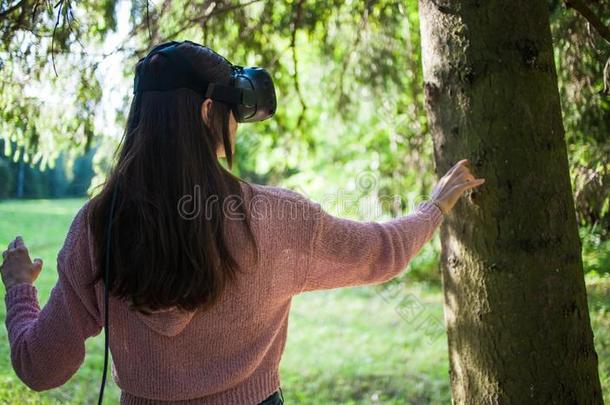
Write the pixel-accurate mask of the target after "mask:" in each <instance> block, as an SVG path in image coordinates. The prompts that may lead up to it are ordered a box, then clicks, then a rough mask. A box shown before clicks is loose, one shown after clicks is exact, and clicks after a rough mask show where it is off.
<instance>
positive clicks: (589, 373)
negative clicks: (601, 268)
mask: <svg viewBox="0 0 610 405" xmlns="http://www.w3.org/2000/svg"><path fill="white" fill-rule="evenodd" d="M419 7H420V10H419V12H420V18H421V34H422V59H423V67H424V81H425V93H426V109H427V113H428V118H429V124H430V131H431V133H432V137H433V141H434V155H435V161H436V171H437V174H438V175H439V176H440V175H442V174H444V173H445V172H446V171H447V170H448V169H449V168H450V167H451V166H452V165H453V164H455V163H456V162H457V161H458V160H460V159H462V158H468V159H470V161H471V163H472V165H471V168H472V170H473V173H474V174H475V176H476V177H484V178H485V179H486V182H485V184H484V185H483V186H481V187H480V188H479V189H478V190H476V191H473V192H469V193H467V195H466V196H465V197H464V198H462V199H460V201H459V202H458V204H457V205H456V206H455V208H454V210H453V211H452V212H451V213H450V214H449V215H448V216H447V218H446V219H445V221H444V223H443V225H442V227H441V241H442V255H441V264H442V272H443V285H444V295H445V323H446V327H447V333H448V340H449V358H450V379H451V387H452V396H453V403H454V404H518V405H521V404H602V403H603V401H602V396H601V387H600V382H599V376H598V370H597V355H596V353H595V349H594V346H593V333H592V331H591V326H590V321H589V312H588V307H587V296H586V290H585V283H584V276H583V266H582V259H581V253H580V251H581V244H580V240H579V236H578V228H577V223H576V214H575V211H574V202H573V199H572V190H571V185H570V178H569V171H568V159H567V151H566V144H565V140H564V128H563V123H562V118H561V106H560V101H559V92H558V88H557V77H556V71H555V65H554V62H553V48H552V40H551V33H550V27H549V16H548V10H547V6H546V2H545V1H544V0H511V1H508V0H507V1H499V0H490V1H480V0H419Z"/></svg>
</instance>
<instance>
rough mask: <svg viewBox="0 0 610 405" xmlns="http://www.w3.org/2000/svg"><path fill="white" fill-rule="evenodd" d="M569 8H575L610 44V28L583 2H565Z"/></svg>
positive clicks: (575, 0) (568, 0)
mask: <svg viewBox="0 0 610 405" xmlns="http://www.w3.org/2000/svg"><path fill="white" fill-rule="evenodd" d="M564 1H565V3H566V6H567V7H568V8H573V9H574V10H576V11H577V12H578V13H579V14H580V15H581V16H583V17H584V18H585V19H586V20H587V21H588V22H589V24H591V25H592V26H593V28H595V30H596V31H597V33H598V34H599V35H600V36H601V37H602V38H604V39H605V40H606V41H608V43H610V26H607V25H606V24H604V22H603V21H602V20H601V19H600V18H599V17H598V16H597V15H596V14H595V13H594V12H593V10H591V8H590V7H589V6H587V5H586V4H585V2H584V1H583V0H564Z"/></svg>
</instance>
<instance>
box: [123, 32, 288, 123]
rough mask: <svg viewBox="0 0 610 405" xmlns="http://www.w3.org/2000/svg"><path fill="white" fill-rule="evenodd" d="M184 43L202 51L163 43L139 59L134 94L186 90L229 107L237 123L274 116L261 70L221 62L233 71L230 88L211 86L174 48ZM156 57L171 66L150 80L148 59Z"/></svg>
mask: <svg viewBox="0 0 610 405" xmlns="http://www.w3.org/2000/svg"><path fill="white" fill-rule="evenodd" d="M183 42H189V43H191V44H193V45H197V46H201V47H203V45H200V44H197V43H195V42H192V41H188V40H186V41H182V42H177V41H171V42H166V43H163V44H160V45H157V46H156V47H154V48H153V49H152V50H151V51H150V53H149V54H148V55H147V56H146V57H145V58H143V59H140V61H142V60H144V62H143V65H142V69H141V71H140V74H136V77H135V78H134V85H133V93H134V94H138V93H142V92H144V91H165V90H173V89H178V88H189V89H192V90H194V91H196V92H197V93H199V94H201V95H202V96H204V97H205V98H211V99H212V100H216V101H221V102H224V103H227V104H229V105H230V106H231V109H232V110H233V114H234V115H235V119H236V120H237V122H255V121H263V120H265V119H267V118H270V117H272V116H273V114H275V110H276V107H277V101H276V98H275V87H274V85H273V79H272V78H271V75H270V74H269V72H267V71H266V70H265V69H263V68H260V67H243V66H237V65H233V64H232V63H231V62H229V61H228V60H226V59H225V58H223V59H225V60H226V61H227V63H229V65H231V69H232V73H231V79H230V81H229V84H228V85H225V84H220V83H211V82H209V81H208V80H206V79H205V78H204V77H203V76H202V75H201V73H199V72H197V70H196V69H195V68H194V67H193V65H192V64H191V62H190V61H189V60H188V58H187V57H185V56H184V55H183V54H182V53H181V52H180V50H179V49H178V48H177V46H178V45H179V44H181V43H183ZM157 54H158V55H161V56H163V57H165V58H166V59H167V60H168V61H169V62H170V63H169V64H168V67H167V69H166V70H165V71H164V72H161V73H160V74H157V75H155V76H154V77H153V76H152V75H151V74H150V72H148V63H149V61H150V58H152V57H153V55H157ZM219 56H220V55H219Z"/></svg>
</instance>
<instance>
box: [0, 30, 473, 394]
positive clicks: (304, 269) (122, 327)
mask: <svg viewBox="0 0 610 405" xmlns="http://www.w3.org/2000/svg"><path fill="white" fill-rule="evenodd" d="M177 49H178V50H179V52H180V54H181V57H182V56H183V57H186V58H187V59H188V60H189V61H190V63H191V64H192V66H195V68H196V70H197V72H198V74H201V75H202V76H203V77H204V78H205V80H207V81H208V82H214V83H220V84H223V83H224V84H228V83H229V80H230V76H231V65H230V64H229V62H227V61H226V60H225V59H224V58H222V57H221V56H219V55H217V54H216V53H214V52H213V51H211V50H209V49H208V48H205V47H202V46H200V45H197V44H194V43H191V42H184V43H181V44H180V45H179V46H178V47H177ZM142 63H143V61H140V62H139V63H138V65H137V66H136V75H137V74H138V73H141V72H140V71H141V70H142V68H143V67H142ZM148 63H149V68H150V69H151V72H152V73H151V74H153V75H155V74H159V75H162V73H163V72H164V71H166V70H167V69H170V67H169V66H168V63H169V62H168V60H167V59H166V58H163V57H160V56H159V55H155V56H153V57H152V58H150V60H149V62H148ZM236 130H237V122H236V119H235V115H234V109H233V108H232V107H231V106H230V105H228V104H227V103H223V102H219V101H217V100H212V99H210V98H205V97H204V96H202V95H200V94H198V93H197V92H195V91H193V90H192V89H188V88H178V89H173V90H165V91H148V92H145V93H142V94H138V95H137V96H136V97H135V98H134V100H133V102H132V105H131V109H130V113H129V117H128V122H127V129H126V132H125V137H124V140H123V142H122V146H121V149H120V154H119V159H118V162H117V164H116V167H115V168H114V170H113V172H112V173H111V175H110V176H109V179H108V181H107V183H106V184H105V186H104V187H103V189H102V190H101V192H100V193H99V194H98V195H96V196H95V197H94V198H93V199H91V200H90V201H89V202H87V203H86V204H85V205H84V206H83V207H82V208H81V210H80V211H79V212H78V214H77V215H76V217H75V219H74V221H73V223H72V224H71V226H70V229H69V232H68V235H67V237H66V240H65V243H64V246H63V248H62V249H61V251H60V252H59V255H58V266H57V267H58V281H57V284H56V286H55V287H54V289H53V290H52V292H51V296H50V298H49V301H48V302H47V304H46V306H45V307H44V308H43V309H42V310H40V309H39V306H38V300H37V291H36V288H35V287H34V286H33V282H34V281H35V280H36V278H37V277H38V274H39V273H40V271H41V269H42V261H41V260H40V259H35V260H34V261H33V262H32V261H31V260H30V257H29V254H28V251H27V248H26V246H25V244H24V242H23V240H22V239H21V238H20V237H17V238H16V239H15V240H14V241H13V242H11V243H10V244H9V246H8V249H7V250H6V251H5V252H4V254H3V259H4V262H3V266H2V279H3V282H4V284H5V288H6V297H5V301H6V306H7V317H6V326H7V329H8V336H9V341H10V346H11V360H12V364H13V367H14V369H15V372H16V373H17V375H18V376H19V378H21V380H22V381H23V382H24V383H25V384H27V385H28V386H29V387H30V388H32V389H33V390H36V391H41V390H47V389H51V388H53V387H57V386H60V385H62V384H63V383H65V382H66V381H67V380H68V379H69V378H70V377H71V376H72V375H73V374H74V373H75V372H76V371H77V369H78V368H79V367H80V365H81V364H82V362H83V359H84V355H85V345H84V343H85V340H86V339H87V338H88V337H90V336H95V335H97V334H99V333H100V331H101V330H102V328H103V325H104V322H103V320H104V314H105V309H104V308H105V306H104V269H105V265H106V264H109V269H110V272H109V282H108V284H109V286H110V302H109V319H110V323H109V325H110V327H109V333H110V336H109V339H110V340H109V343H110V349H111V352H112V357H113V368H112V374H113V377H114V379H115V381H116V383H117V385H118V386H119V387H120V388H121V403H124V404H149V403H170V401H186V402H180V403H193V404H258V403H265V404H271V403H283V398H281V396H280V395H279V392H278V390H279V387H280V379H279V374H278V365H279V362H280V358H281V355H282V352H283V350H284V345H285V342H286V337H287V336H286V333H287V323H288V313H289V309H290V304H291V299H292V297H293V296H295V295H296V294H300V293H303V292H306V291H313V290H322V289H331V288H339V287H347V286H358V285H365V284H378V283H382V282H385V281H388V280H390V279H392V278H394V277H396V276H397V275H399V274H400V273H401V271H402V270H403V269H404V268H405V267H406V265H407V263H408V262H409V261H410V260H411V258H412V257H413V256H415V255H416V254H417V252H418V251H419V250H420V249H421V247H422V246H423V245H424V244H425V243H426V242H427V241H428V240H429V239H430V238H431V237H432V235H433V232H434V231H435V229H436V228H437V227H438V225H439V224H440V222H441V221H442V218H443V214H447V213H448V212H449V211H450V210H451V209H452V207H453V206H454V204H455V203H456V201H457V200H458V199H459V197H460V196H461V195H462V194H463V193H464V191H466V190H468V189H471V188H474V187H478V186H479V185H481V184H482V183H483V181H484V180H483V179H475V178H474V176H473V175H472V174H471V173H470V170H469V169H468V165H467V164H468V162H467V161H466V160H462V161H460V162H458V163H457V164H456V165H455V166H454V167H453V168H451V170H449V172H448V173H447V174H446V175H445V176H444V177H443V178H442V179H441V180H440V181H439V183H438V184H437V185H436V186H435V188H434V190H433V193H432V196H431V199H430V200H429V201H425V202H423V203H421V204H419V205H418V206H417V208H416V209H415V210H414V211H413V212H412V213H411V214H410V215H407V216H405V217H402V218H399V219H395V220H393V221H389V222H385V223H371V222H367V223H364V222H356V221H351V220H346V219H340V218H336V217H334V216H331V215H329V214H328V213H326V212H325V211H324V210H322V209H321V207H320V205H319V204H316V203H314V202H312V201H310V200H308V199H307V198H305V197H303V196H301V195H299V194H297V193H294V192H291V191H288V190H284V189H281V188H276V187H269V186H260V185H255V184H248V183H246V182H244V181H242V180H240V179H238V178H236V177H234V176H232V175H231V174H230V172H229V171H227V170H226V169H225V168H224V167H223V165H222V164H221V163H220V161H219V160H218V158H219V157H225V158H226V161H227V163H228V165H229V166H230V165H231V162H232V157H233V148H234V145H235V134H236ZM115 191H116V194H114V192H115ZM113 199H115V200H114V201H115V203H114V205H113V207H114V209H113V210H112V212H113V215H112V218H113V221H112V231H111V233H110V235H111V238H110V239H109V240H110V241H111V244H110V250H109V251H106V241H107V236H108V235H107V227H108V221H109V213H110V212H111V205H112V204H111V202H112V201H113ZM106 253H108V257H109V259H108V260H109V262H108V263H106V258H105V257H106V256H105V254H106Z"/></svg>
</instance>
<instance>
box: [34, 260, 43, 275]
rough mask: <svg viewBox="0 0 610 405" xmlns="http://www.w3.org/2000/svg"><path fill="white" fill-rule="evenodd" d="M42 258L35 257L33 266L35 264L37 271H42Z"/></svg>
mask: <svg viewBox="0 0 610 405" xmlns="http://www.w3.org/2000/svg"><path fill="white" fill-rule="evenodd" d="M42 264H43V262H42V259H41V258H39V257H37V258H36V259H34V261H33V262H32V266H34V271H35V272H40V271H41V270H42Z"/></svg>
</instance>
